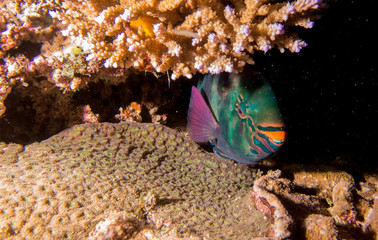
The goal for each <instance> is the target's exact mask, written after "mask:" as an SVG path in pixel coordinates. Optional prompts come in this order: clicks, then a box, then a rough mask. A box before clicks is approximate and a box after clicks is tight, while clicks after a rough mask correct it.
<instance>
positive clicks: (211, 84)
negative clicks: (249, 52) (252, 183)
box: [187, 71, 286, 164]
mask: <svg viewBox="0 0 378 240" xmlns="http://www.w3.org/2000/svg"><path fill="white" fill-rule="evenodd" d="M198 87H199V89H197V88H196V87H194V86H193V87H192V93H191V98H190V104H189V110H188V117H187V120H188V125H187V129H188V133H189V136H190V137H191V138H192V139H193V140H194V141H196V142H211V144H213V145H214V152H215V153H217V155H219V156H221V157H225V158H230V159H233V160H235V161H237V162H239V163H247V164H254V163H256V162H257V161H259V160H262V159H264V158H267V157H268V156H270V155H272V154H274V153H275V152H277V150H278V149H279V148H280V147H281V146H282V145H283V143H284V141H285V138H286V132H285V130H284V124H283V121H282V118H281V114H280V112H279V109H278V104H277V102H276V98H275V96H274V93H273V91H272V89H271V87H270V85H269V83H268V82H267V81H266V80H265V79H264V78H263V77H262V76H261V74H256V73H253V74H251V73H249V72H248V71H247V72H243V73H241V74H229V73H222V74H219V75H211V74H208V75H206V76H205V78H204V80H203V81H202V82H200V83H199V84H198ZM201 92H202V94H201Z"/></svg>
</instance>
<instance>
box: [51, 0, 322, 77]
mask: <svg viewBox="0 0 378 240" xmlns="http://www.w3.org/2000/svg"><path fill="white" fill-rule="evenodd" d="M232 4H233V6H230V5H226V4H224V3H223V2H222V1H210V2H209V1H202V0H191V1H184V0H162V1H158V0H156V1H137V0H134V1H120V2H119V3H118V2H116V1H109V2H104V1H102V2H97V1H94V0H86V1H66V2H64V4H63V9H62V11H58V10H56V11H55V12H52V13H51V15H52V16H54V18H57V19H58V20H60V21H61V22H62V23H63V24H64V25H65V30H62V33H63V35H65V36H67V37H70V38H71V39H72V42H73V43H75V44H76V45H79V46H81V47H83V48H84V50H85V51H87V52H88V53H89V56H88V59H92V60H99V61H102V62H103V64H104V66H105V67H107V68H117V67H126V68H129V67H134V68H137V69H140V70H150V71H156V72H162V73H165V72H166V71H167V70H172V76H171V77H172V79H176V78H178V77H180V76H182V75H183V76H186V77H188V78H190V77H191V76H192V74H193V73H196V72H200V73H207V72H210V73H219V72H224V71H226V72H238V71H241V70H242V68H243V66H244V65H245V64H246V63H253V61H252V59H251V57H250V56H249V55H248V53H254V52H255V51H265V52H266V51H268V50H269V49H271V48H273V47H278V48H279V49H280V50H281V51H284V49H289V50H290V51H292V52H298V51H300V49H301V48H302V47H304V46H306V43H305V42H304V41H302V40H300V39H299V38H298V37H297V36H296V35H295V34H292V33H289V32H288V28H289V27H290V26H301V27H305V28H311V27H312V25H313V22H312V21H311V17H310V16H311V15H313V11H314V10H315V9H318V8H320V7H321V6H322V5H323V3H322V1H321V0H315V1H310V0H297V1H294V2H276V1H266V0H258V1H251V0H245V1H242V0H237V1H233V2H232Z"/></svg>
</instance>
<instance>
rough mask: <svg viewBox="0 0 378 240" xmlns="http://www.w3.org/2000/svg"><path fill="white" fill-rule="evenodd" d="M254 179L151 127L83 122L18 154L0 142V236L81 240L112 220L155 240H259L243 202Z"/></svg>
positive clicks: (259, 223)
mask: <svg viewBox="0 0 378 240" xmlns="http://www.w3.org/2000/svg"><path fill="white" fill-rule="evenodd" d="M256 175H257V171H256V170H251V169H249V168H248V167H247V166H245V165H237V164H234V163H233V162H232V161H228V160H224V159H218V158H217V157H215V156H214V155H212V154H210V153H206V152H204V151H202V150H200V148H199V147H198V146H197V145H196V144H195V143H194V142H193V141H192V140H190V139H189V138H187V137H185V136H184V135H183V134H181V133H177V132H175V131H173V130H171V129H169V128H167V127H164V126H161V125H154V124H139V123H120V124H110V123H101V124H99V123H96V124H85V125H77V126H74V127H72V128H70V129H68V130H65V131H63V132H62V133H60V134H58V135H55V136H53V137H51V138H49V139H47V140H45V141H43V142H40V143H34V144H31V145H28V146H25V147H23V146H21V145H17V144H5V143H0V238H6V237H7V238H9V239H23V238H26V239H32V238H33V239H62V238H69V239H83V238H85V237H88V236H89V234H90V233H91V232H93V231H94V229H95V226H96V224H98V223H99V222H100V221H101V220H104V219H105V218H106V216H109V214H111V213H112V212H117V213H125V214H126V213H127V214H129V215H130V214H131V215H132V216H137V217H136V219H139V220H140V222H139V223H138V221H134V226H133V227H129V228H130V229H134V231H136V232H138V231H139V232H141V231H142V229H144V230H145V229H149V230H150V231H151V230H154V234H155V235H156V236H157V237H158V238H160V237H159V236H163V235H164V234H167V231H171V232H172V231H173V230H175V231H176V235H177V236H179V237H180V236H183V237H185V236H197V237H205V236H209V237H211V238H212V239H220V238H225V239H229V238H231V237H236V238H242V239H245V238H248V239H250V238H251V237H256V236H264V235H267V233H268V232H269V231H270V229H269V226H270V223H269V221H267V220H264V217H263V215H262V214H261V213H260V212H258V211H257V210H254V208H250V204H249V203H250V202H248V200H249V199H248V197H249V196H250V194H249V193H250V190H251V185H252V183H253V181H254V179H255V178H256ZM105 225H106V224H105ZM126 225H127V224H124V225H123V226H126ZM121 226H122V224H121ZM96 229H97V228H96ZM120 229H121V230H122V227H121V228H120ZM97 230H98V229H97ZM144 239H147V238H144Z"/></svg>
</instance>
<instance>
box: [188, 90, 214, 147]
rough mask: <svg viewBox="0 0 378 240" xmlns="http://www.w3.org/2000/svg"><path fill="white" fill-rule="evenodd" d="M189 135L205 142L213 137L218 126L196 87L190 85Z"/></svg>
mask: <svg viewBox="0 0 378 240" xmlns="http://www.w3.org/2000/svg"><path fill="white" fill-rule="evenodd" d="M187 118H188V126H187V129H188V132H189V136H190V137H191V138H192V139H193V140H194V141H196V142H207V141H210V140H213V139H214V138H215V129H216V128H217V126H218V123H217V121H216V120H215V118H214V116H213V114H212V112H211V110H210V109H209V106H208V105H207V104H206V102H205V100H204V99H203V97H202V95H201V93H200V92H199V91H198V89H197V88H196V87H194V86H193V87H192V95H191V97H190V104H189V110H188V117H187Z"/></svg>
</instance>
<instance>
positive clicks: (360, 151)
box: [254, 0, 378, 166]
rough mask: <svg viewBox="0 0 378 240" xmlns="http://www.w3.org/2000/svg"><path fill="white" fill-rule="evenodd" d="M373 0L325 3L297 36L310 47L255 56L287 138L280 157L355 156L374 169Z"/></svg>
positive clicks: (375, 62)
mask: <svg viewBox="0 0 378 240" xmlns="http://www.w3.org/2000/svg"><path fill="white" fill-rule="evenodd" d="M377 7H378V6H377V1H375V0H368V1H351V0H348V1H342V0H339V1H330V2H328V8H327V9H325V10H324V12H323V13H322V17H321V19H319V20H316V21H315V25H314V27H313V29H310V30H299V31H300V32H299V36H300V37H301V38H302V39H303V40H305V41H306V42H307V43H308V46H307V47H306V48H304V49H302V51H301V52H300V53H299V54H293V53H289V52H287V53H284V54H281V53H279V51H278V50H274V51H270V52H268V53H267V54H257V56H254V60H255V62H256V67H257V68H259V69H260V70H261V71H262V72H263V73H264V75H265V76H266V77H267V78H268V79H269V81H270V82H271V84H272V85H273V88H274V90H275V92H276V95H277V97H278V99H279V103H280V106H281V108H282V114H283V116H284V119H285V121H286V125H287V129H288V139H287V142H286V144H285V146H284V148H283V150H282V154H283V155H285V154H287V155H291V156H295V157H296V158H297V159H299V160H304V161H305V160H306V159H308V157H310V156H314V157H323V156H327V157H331V158H332V156H337V155H340V154H347V155H349V156H352V157H353V159H355V160H354V161H359V162H360V164H361V165H371V164H373V165H374V166H377V154H376V150H377V149H378V143H377V140H378V139H377V138H378V135H377V132H378V131H377V130H376V129H377V124H378V121H377V115H378V109H377V106H378V105H377V104H376V103H377V102H378V101H377V98H378V97H377V96H378V92H377V86H378V82H377V71H376V70H377V65H378V61H377V55H375V52H376V51H375V50H376V48H377V45H376V43H377V38H376V37H375V35H376V34H377V33H378V32H377V21H376V19H375V18H374V17H373V12H374V10H376V9H378V8H377Z"/></svg>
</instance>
